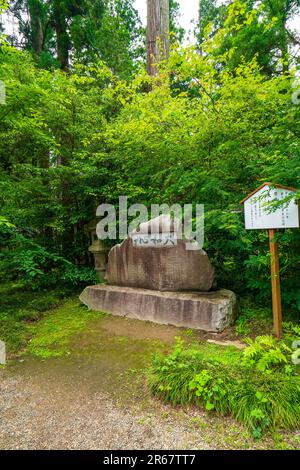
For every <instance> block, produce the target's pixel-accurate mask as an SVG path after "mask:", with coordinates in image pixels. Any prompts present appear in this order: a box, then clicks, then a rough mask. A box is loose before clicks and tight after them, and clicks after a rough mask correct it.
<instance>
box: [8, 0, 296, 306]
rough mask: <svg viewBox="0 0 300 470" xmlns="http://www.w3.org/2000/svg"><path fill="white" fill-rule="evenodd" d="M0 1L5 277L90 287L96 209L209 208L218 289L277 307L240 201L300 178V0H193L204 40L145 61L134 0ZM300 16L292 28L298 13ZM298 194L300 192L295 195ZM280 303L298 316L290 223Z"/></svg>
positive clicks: (264, 245)
mask: <svg viewBox="0 0 300 470" xmlns="http://www.w3.org/2000/svg"><path fill="white" fill-rule="evenodd" d="M8 3H9V4H7V2H3V0H0V8H1V9H2V11H4V9H6V10H7V9H8V11H9V14H10V15H13V17H14V18H15V21H17V23H18V34H16V35H15V37H13V36H5V35H4V34H3V33H4V31H2V34H1V33H0V34H1V36H0V80H3V81H4V82H5V86H6V102H5V104H1V105H0V136H1V139H0V261H1V265H0V277H1V279H2V280H3V281H5V280H8V279H18V278H21V279H22V280H23V282H25V283H26V285H27V287H28V288H31V289H36V290H38V289H47V288H50V287H55V286H57V285H60V286H64V287H65V288H66V289H67V288H68V289H73V288H78V287H82V286H84V285H86V284H88V283H91V282H96V278H95V274H94V270H93V269H92V267H91V266H90V265H89V259H88V256H87V250H88V246H89V238H88V232H87V229H86V224H87V223H89V222H90V221H91V220H92V219H93V218H94V217H95V210H96V207H97V206H98V205H99V204H101V203H103V202H106V203H113V204H116V205H117V204H118V198H119V196H120V195H126V196H128V198H129V203H130V204H132V203H136V202H139V203H144V204H146V205H147V206H150V204H152V203H161V204H162V203H168V204H173V203H180V204H183V203H191V202H193V203H194V204H196V203H203V204H205V211H206V215H205V234H206V243H205V249H206V250H207V251H208V253H209V255H210V257H211V259H212V262H213V263H214V265H215V266H216V269H217V273H218V282H219V285H220V286H222V287H227V288H230V289H232V290H234V291H236V292H237V293H239V294H240V295H241V296H244V297H250V298H252V299H253V300H255V302H256V303H258V304H262V305H269V303H270V274H269V255H268V242H267V236H266V233H265V232H264V231H255V232H246V231H245V229H244V221H243V214H242V208H241V207H240V205H239V201H240V200H241V199H242V198H243V197H244V196H245V195H246V194H247V193H249V192H251V191H252V190H253V189H254V188H256V187H257V186H259V185H260V184H261V183H262V182H263V181H272V182H274V183H281V184H286V185H289V186H293V187H296V188H299V187H300V146H299V144H300V121H299V118H300V99H299V97H298V94H297V93H298V89H300V85H299V86H298V85H297V82H296V76H297V70H298V68H299V54H298V50H299V47H300V34H299V31H298V32H297V31H295V30H294V29H293V28H292V27H291V24H295V19H297V18H298V15H299V11H300V0H264V1H252V0H234V1H233V2H225V3H223V4H222V5H219V3H218V2H216V1H214V0H200V2H199V7H200V10H199V11H200V15H199V21H198V24H197V25H196V26H195V28H196V37H197V44H195V45H194V46H185V45H183V44H182V41H183V37H184V31H183V30H182V29H181V28H180V26H179V25H178V22H177V16H178V13H179V6H178V4H177V2H176V1H171V2H170V9H171V43H172V44H171V53H170V59H169V63H168V64H167V65H166V64H164V63H161V64H159V65H158V68H159V73H158V75H157V77H154V78H153V77H149V75H148V74H147V73H146V67H145V56H146V53H145V30H144V29H143V28H142V25H141V23H140V20H139V18H138V14H137V12H136V11H135V9H134V8H133V2H132V1H131V0H96V1H90V0H77V1H75V0H66V1H61V0H48V1H43V0H16V1H11V2H8ZM292 20H294V23H291V21H292ZM298 194H299V196H300V192H299V193H298ZM278 237H279V242H280V255H281V276H282V284H283V302H284V308H285V311H289V312H294V313H296V314H297V312H298V313H299V311H300V288H299V286H300V235H299V230H285V231H282V232H280V233H279V235H278Z"/></svg>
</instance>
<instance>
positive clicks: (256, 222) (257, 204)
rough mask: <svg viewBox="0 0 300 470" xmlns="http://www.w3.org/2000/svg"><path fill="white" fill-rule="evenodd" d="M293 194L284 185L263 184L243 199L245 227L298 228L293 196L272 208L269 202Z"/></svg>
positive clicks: (296, 207)
mask: <svg viewBox="0 0 300 470" xmlns="http://www.w3.org/2000/svg"><path fill="white" fill-rule="evenodd" d="M291 194H295V191H292V190H291V189H288V188H284V187H279V186H278V187H272V188H271V187H270V186H269V185H267V184H266V185H264V186H263V187H261V188H260V189H258V190H257V191H256V192H255V193H253V194H252V195H251V196H249V197H248V198H247V199H245V201H244V209H245V227H246V229H247V230H252V229H279V228H299V206H298V203H297V202H296V200H295V198H293V199H291V200H290V201H288V202H286V203H284V204H283V205H281V206H280V207H278V208H276V210H274V207H273V208H272V207H270V205H269V203H270V202H274V201H283V200H284V199H285V198H287V197H288V196H290V195H291Z"/></svg>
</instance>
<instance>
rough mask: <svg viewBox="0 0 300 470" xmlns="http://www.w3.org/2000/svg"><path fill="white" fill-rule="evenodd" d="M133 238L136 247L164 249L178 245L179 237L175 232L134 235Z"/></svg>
mask: <svg viewBox="0 0 300 470" xmlns="http://www.w3.org/2000/svg"><path fill="white" fill-rule="evenodd" d="M131 238H132V241H133V246H135V247H149V248H150V247H151V248H162V247H166V246H176V245H177V236H176V233H174V232H168V233H167V232H166V233H153V234H133V235H131Z"/></svg>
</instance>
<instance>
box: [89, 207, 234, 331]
mask: <svg viewBox="0 0 300 470" xmlns="http://www.w3.org/2000/svg"><path fill="white" fill-rule="evenodd" d="M195 243H196V242H194V241H190V240H185V239H184V238H183V237H182V234H181V222H180V221H179V220H178V219H171V218H170V217H169V216H160V217H158V218H156V219H153V220H150V221H149V222H146V223H144V224H141V225H140V228H139V230H135V231H134V232H132V233H131V234H130V236H129V237H127V238H126V239H125V240H124V241H123V243H121V244H120V245H116V246H114V247H113V248H112V249H111V251H110V253H109V257H108V266H107V271H106V281H107V283H108V285H97V286H90V287H87V288H86V289H85V290H84V291H83V292H82V294H81V296H80V300H81V301H82V302H83V303H84V304H85V305H87V306H88V307H89V308H91V309H92V310H97V311H103V312H107V313H111V314H112V315H119V316H127V317H129V318H136V319H140V320H146V321H152V322H155V323H161V324H171V325H175V326H181V327H186V328H193V329H200V330H206V331H213V332H218V331H222V330H224V329H225V328H226V327H228V326H230V325H231V324H232V323H233V322H234V319H235V315H236V310H237V304H236V296H235V294H234V293H233V292H231V291H228V290H224V289H221V290H216V281H215V271H214V268H213V267H212V265H211V263H210V261H209V258H208V256H207V254H206V252H205V251H203V250H201V249H199V248H198V246H195ZM191 244H192V245H194V246H191ZM188 245H189V246H188ZM188 248H193V249H188Z"/></svg>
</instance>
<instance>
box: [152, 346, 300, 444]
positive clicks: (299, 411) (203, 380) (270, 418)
mask: <svg viewBox="0 0 300 470" xmlns="http://www.w3.org/2000/svg"><path fill="white" fill-rule="evenodd" d="M255 344H256V346H257V349H258V347H259V345H262V344H263V345H266V346H267V347H268V349H266V350H263V351H264V353H261V351H260V359H262V357H265V358H266V360H265V363H264V366H265V367H263V368H258V369H257V367H256V366H257V363H256V362H255V361H254V362H252V358H254V357H255V358H256V357H257V354H258V353H257V351H256V354H255V353H254V347H253V344H252V345H251V346H249V348H246V349H245V351H244V352H243V353H240V352H238V351H237V350H236V349H235V348H233V349H232V350H228V349H227V351H225V352H224V353H222V354H220V352H219V351H217V350H214V348H209V347H207V348H206V349H204V350H203V348H199V347H197V346H195V347H193V348H189V349H186V348H184V345H183V342H182V341H181V340H180V339H178V343H177V346H176V347H175V349H174V351H173V353H172V354H170V355H168V356H157V357H156V358H155V360H154V362H153V366H152V368H151V369H150V371H149V377H148V381H149V385H150V388H151V390H152V392H153V393H154V394H155V395H157V396H159V397H161V398H162V399H164V400H165V401H168V402H171V403H172V404H174V405H184V404H189V403H193V404H196V405H198V406H202V407H205V409H206V410H207V411H216V412H217V413H219V414H221V415H228V414H230V415H232V416H233V417H235V418H236V419H237V420H238V421H240V422H242V423H244V424H245V425H246V426H248V427H249V428H250V429H251V431H252V433H253V436H254V437H255V438H260V437H261V435H262V433H263V432H264V431H266V430H267V429H272V430H273V431H274V430H275V429H276V428H296V427H297V426H298V420H299V417H300V387H299V383H300V382H299V375H297V374H296V366H294V365H292V361H291V354H288V353H287V354H286V355H285V356H284V355H283V354H281V356H283V357H284V360H282V357H281V356H280V354H279V353H278V351H279V348H281V349H282V350H285V351H287V350H289V347H288V346H287V345H285V344H284V343H282V344H281V345H280V346H278V345H275V340H274V338H272V337H261V338H260V340H259V341H258V342H257V343H255ZM271 352H273V361H268V360H267V358H268V359H269V358H270V353H271ZM274 358H277V359H278V360H277V361H276V360H274ZM281 363H283V364H285V371H286V372H287V366H288V365H289V367H290V370H289V372H288V374H289V375H287V373H286V372H285V373H283V372H282V371H281V370H280V368H279V365H280V364H281ZM260 364H262V361H261V362H260Z"/></svg>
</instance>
